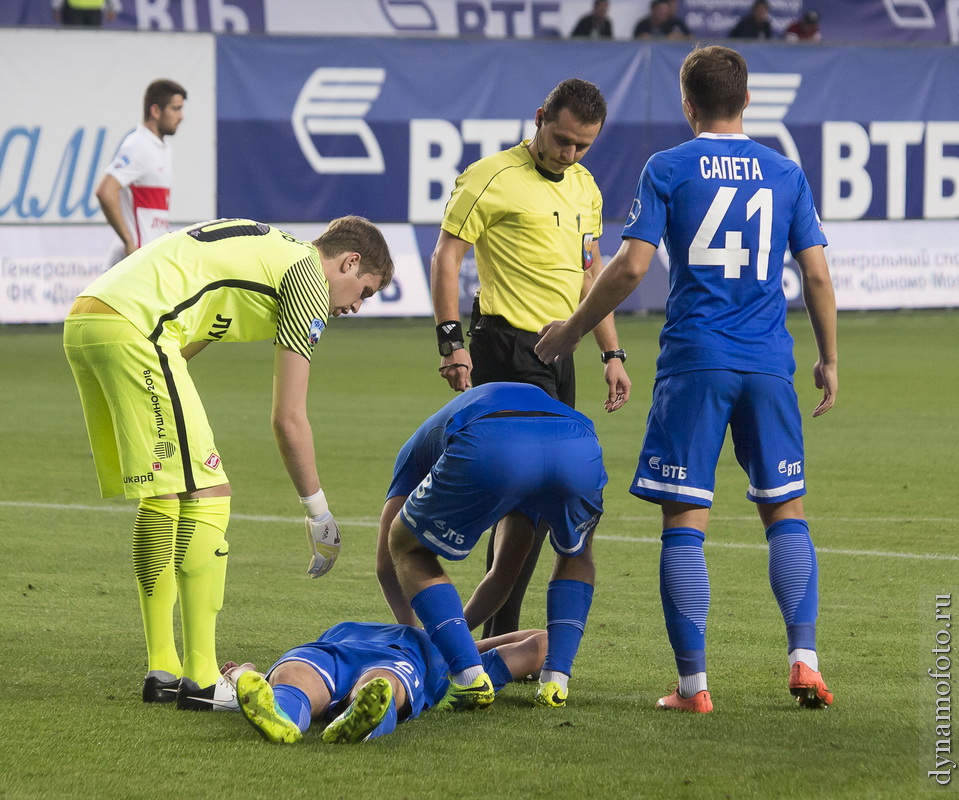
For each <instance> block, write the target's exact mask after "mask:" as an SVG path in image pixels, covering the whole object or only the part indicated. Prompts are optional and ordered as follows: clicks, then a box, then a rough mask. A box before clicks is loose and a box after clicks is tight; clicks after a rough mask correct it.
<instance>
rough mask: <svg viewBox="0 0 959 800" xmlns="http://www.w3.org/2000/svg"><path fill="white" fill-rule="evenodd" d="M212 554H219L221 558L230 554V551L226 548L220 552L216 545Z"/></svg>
mask: <svg viewBox="0 0 959 800" xmlns="http://www.w3.org/2000/svg"><path fill="white" fill-rule="evenodd" d="M213 555H215V556H220V558H222V557H223V556H228V555H230V551H229V550H227V551H226V552H225V553H221V552H220V548H219V547H218V548H217V549H216V550H214V551H213Z"/></svg>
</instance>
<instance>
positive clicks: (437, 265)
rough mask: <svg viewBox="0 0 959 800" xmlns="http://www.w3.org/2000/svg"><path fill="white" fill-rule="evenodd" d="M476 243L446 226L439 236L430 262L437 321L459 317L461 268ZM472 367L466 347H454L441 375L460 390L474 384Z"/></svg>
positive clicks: (451, 386) (442, 362) (445, 358)
mask: <svg viewBox="0 0 959 800" xmlns="http://www.w3.org/2000/svg"><path fill="white" fill-rule="evenodd" d="M472 246H473V245H471V244H470V243H469V242H467V241H464V240H463V239H460V238H459V237H457V236H453V234H451V233H447V232H446V231H442V230H441V231H440V235H439V237H438V238H437V240H436V248H435V249H434V250H433V257H432V259H431V262H430V293H431V294H432V297H433V313H434V315H435V317H436V324H437V325H441V324H443V323H444V322H451V321H457V322H458V321H459V318H460V308H459V304H460V268H461V266H462V264H463V258H464V257H465V256H466V254H467V253H468V252H469V250H470V248H471V247H472ZM454 365H455V366H454ZM472 371H473V360H472V359H471V358H470V354H469V351H468V350H466V349H465V348H463V349H460V350H454V351H453V352H452V353H451V354H450V355H448V356H441V361H440V375H441V376H442V377H443V378H445V379H446V382H447V383H449V385H450V388H451V389H453V390H455V391H457V392H462V391H464V390H466V389H469V388H470V386H472V382H471V381H470V374H471V373H472Z"/></svg>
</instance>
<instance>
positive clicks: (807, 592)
mask: <svg viewBox="0 0 959 800" xmlns="http://www.w3.org/2000/svg"><path fill="white" fill-rule="evenodd" d="M680 88H681V90H682V96H683V112H684V114H685V115H686V119H687V121H688V122H689V124H690V127H691V128H692V129H693V132H694V133H695V134H696V138H695V139H693V140H692V141H690V142H686V143H685V144H682V145H679V146H678V147H675V148H673V149H671V150H667V151H665V152H661V153H657V154H655V155H654V156H652V158H650V160H649V162H648V163H647V165H646V168H645V169H644V170H643V174H642V176H641V178H640V181H639V188H638V189H637V192H636V198H635V200H634V201H633V206H632V209H631V210H630V214H629V219H628V221H627V223H626V227H625V229H624V230H623V240H624V241H623V245H622V247H621V248H620V250H619V252H618V253H617V255H616V256H615V257H614V258H613V260H612V261H611V262H610V263H609V265H608V266H607V268H606V270H605V272H604V273H603V275H602V276H601V277H600V278H599V279H598V280H597V282H596V284H595V286H594V287H593V290H592V292H590V294H589V296H588V297H587V298H586V300H585V301H584V303H583V305H581V306H580V308H579V309H578V310H577V311H576V312H575V313H574V314H573V316H572V317H571V318H570V319H569V320H568V321H567V322H566V323H551V324H550V325H549V326H547V327H546V328H544V331H543V333H544V336H543V338H542V339H541V341H540V343H539V344H538V345H537V349H536V352H537V354H538V355H539V356H540V358H542V359H543V360H544V361H547V362H549V361H550V360H551V359H555V358H557V357H562V356H564V355H566V354H567V353H568V352H569V351H570V350H572V348H574V347H575V345H576V343H577V342H578V341H579V339H580V338H582V336H583V334H584V333H585V332H586V331H588V330H590V329H591V328H592V327H593V326H594V325H595V324H596V323H597V322H599V321H600V320H601V319H603V318H604V317H605V316H606V315H607V314H608V313H609V312H610V311H611V310H612V309H613V308H615V307H616V306H617V305H618V304H619V303H620V302H622V301H623V300H624V299H625V298H626V297H627V296H628V295H629V294H630V292H632V290H633V289H634V288H635V287H636V285H637V284H638V283H639V281H640V280H642V278H643V276H644V275H645V274H646V271H647V269H648V268H649V264H650V260H651V259H652V256H653V253H654V252H655V250H656V247H657V246H658V244H659V242H660V240H661V239H663V240H665V243H666V247H667V250H668V251H669V265H670V266H669V296H668V298H667V301H666V323H665V325H664V326H663V330H662V334H661V336H660V345H661V352H660V355H659V360H658V362H657V372H656V384H655V387H654V389H653V403H652V407H651V409H650V412H649V419H648V421H647V428H646V437H645V440H644V442H643V447H642V451H641V453H640V458H639V466H638V468H637V471H636V476H635V478H634V481H633V485H632V487H631V489H630V491H631V492H632V493H633V494H635V495H637V496H638V497H641V498H643V499H645V500H649V501H651V502H655V503H658V504H659V505H660V506H661V507H662V513H663V535H662V542H663V545H662V554H661V560H660V588H661V595H662V602H663V610H664V614H665V618H666V628H667V632H668V633H669V640H670V643H671V644H672V646H673V650H674V653H675V657H676V664H677V667H678V670H679V687H678V689H677V690H676V691H675V692H673V693H672V694H670V695H668V696H667V697H664V698H662V699H661V700H660V701H659V703H658V704H657V705H658V707H659V708H665V709H679V710H687V711H699V712H707V711H710V710H711V709H712V701H711V698H710V695H709V691H708V690H707V684H706V660H705V630H706V614H707V611H708V609H709V579H708V576H707V572H706V562H705V559H704V557H703V547H702V545H703V541H704V539H705V535H706V526H707V522H708V519H709V508H710V506H711V505H712V500H713V489H714V484H715V469H716V463H717V460H718V458H719V453H720V450H721V449H722V445H723V441H724V438H725V435H726V429H727V428H729V429H730V430H731V433H732V438H733V443H734V445H735V450H736V458H737V459H738V461H739V463H740V465H741V466H742V467H743V469H744V470H745V472H746V473H747V475H748V477H749V489H748V491H747V495H746V496H747V497H748V498H749V499H750V500H752V501H753V502H754V503H756V504H757V509H758V511H759V516H760V519H761V520H762V523H763V525H764V527H765V528H766V538H767V540H768V542H769V579H770V583H771V584H772V589H773V593H774V594H775V596H776V599H777V601H778V603H779V607H780V610H781V611H782V614H783V617H784V620H785V623H786V633H787V640H788V649H789V663H790V678H789V687H790V690H791V692H792V693H793V694H794V695H795V696H796V697H797V699H798V700H799V702H800V704H801V705H803V706H805V707H824V706H826V705H829V703H831V702H832V694H831V693H830V692H829V690H828V689H827V688H826V686H825V684H824V683H823V681H822V677H821V675H820V672H819V666H818V656H817V653H816V618H817V613H818V588H817V586H818V575H817V566H816V554H815V550H814V548H813V544H812V540H811V539H810V537H809V527H808V525H807V523H806V521H805V516H804V511H803V505H802V495H804V494H805V492H806V488H805V474H804V453H803V441H802V422H801V418H800V414H799V407H798V402H797V398H796V393H795V390H794V388H793V384H792V376H793V372H794V370H795V363H794V360H793V354H792V349H793V340H792V338H791V336H790V335H789V332H788V331H787V329H786V299H785V296H784V294H783V289H782V273H783V260H784V257H785V254H786V251H787V249H788V250H790V251H791V252H792V254H793V257H794V258H795V259H796V262H797V263H798V265H799V269H800V272H801V273H802V279H803V299H804V301H805V303H806V309H807V311H808V313H809V318H810V321H811V323H812V328H813V333H814V335H815V338H816V344H817V347H818V351H819V360H818V361H817V362H816V364H815V366H814V368H813V374H814V378H815V382H816V385H817V387H819V388H821V389H822V390H823V398H822V401H821V402H820V403H819V405H818V406H817V408H816V409H815V411H814V412H813V416H814V417H815V416H819V415H820V414H823V413H825V412H826V411H828V410H829V409H830V408H831V407H832V405H833V403H834V401H835V398H836V391H837V388H838V378H837V371H836V363H837V352H836V302H835V297H834V294H833V288H832V282H831V280H830V277H829V268H828V266H827V263H826V259H825V255H824V252H823V246H824V245H825V244H826V239H825V236H824V235H823V233H822V229H821V227H820V224H819V219H818V216H817V214H816V209H815V206H814V205H813V200H812V195H811V192H810V190H809V185H808V183H807V182H806V178H805V176H804V175H803V173H802V170H801V169H800V168H799V166H797V165H796V164H795V163H794V162H792V161H790V160H789V159H787V158H785V157H783V156H782V155H780V154H779V153H777V152H775V151H773V150H770V149H769V148H767V147H764V146H762V145H760V144H758V143H756V142H753V141H751V140H750V139H749V138H748V137H747V136H746V135H745V134H744V133H743V126H742V117H743V110H744V109H745V107H746V105H748V103H749V92H748V91H747V69H746V62H745V60H744V59H743V58H742V56H741V55H740V54H739V53H737V52H736V51H734V50H730V49H729V48H726V47H718V46H712V47H706V48H702V49H697V50H695V51H693V52H692V53H691V54H690V55H689V56H688V57H687V58H686V60H685V62H684V63H683V66H682V69H681V72H680Z"/></svg>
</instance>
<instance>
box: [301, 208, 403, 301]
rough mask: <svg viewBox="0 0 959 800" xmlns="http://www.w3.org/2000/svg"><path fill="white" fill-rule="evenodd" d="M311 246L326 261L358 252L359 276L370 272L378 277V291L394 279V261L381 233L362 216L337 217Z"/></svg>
mask: <svg viewBox="0 0 959 800" xmlns="http://www.w3.org/2000/svg"><path fill="white" fill-rule="evenodd" d="M313 244H314V245H315V246H316V248H317V250H319V251H320V252H321V253H322V254H323V255H325V256H326V257H327V258H333V257H335V256H338V255H339V254H340V253H359V254H360V267H359V272H358V273H357V274H358V275H365V274H366V273H368V272H372V273H373V274H374V275H379V276H380V278H381V283H380V290H383V289H385V288H386V287H387V286H389V285H390V281H391V280H393V269H394V267H393V258H392V256H391V255H390V248H389V246H388V245H387V244H386V239H385V238H384V237H383V233H382V232H381V231H380V229H379V228H377V227H376V226H375V225H374V224H373V223H372V222H370V221H369V220H368V219H366V218H365V217H357V216H347V217H338V218H337V219H335V220H333V221H332V222H331V223H330V227H328V228H327V229H326V231H325V232H324V233H323V235H322V236H320V237H319V238H318V239H314V241H313Z"/></svg>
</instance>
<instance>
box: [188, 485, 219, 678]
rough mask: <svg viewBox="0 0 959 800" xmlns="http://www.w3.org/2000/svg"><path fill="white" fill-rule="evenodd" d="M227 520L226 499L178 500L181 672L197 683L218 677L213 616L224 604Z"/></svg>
mask: <svg viewBox="0 0 959 800" xmlns="http://www.w3.org/2000/svg"><path fill="white" fill-rule="evenodd" d="M229 522H230V498H229V497H203V498H199V499H197V500H181V501H180V521H179V524H178V525H177V530H176V567H177V570H176V583H177V588H178V589H179V594H180V618H181V620H182V623H183V675H184V677H187V678H190V679H191V680H194V681H196V682H197V684H199V685H200V686H201V687H206V686H209V685H211V684H213V683H215V682H216V680H217V678H219V677H220V669H219V664H218V663H217V660H216V615H217V612H219V610H220V609H221V608H222V607H223V590H224V588H225V586H226V562H227V553H228V552H229V549H230V548H229V545H228V544H227V541H226V538H225V535H226V529H227V526H228V525H229Z"/></svg>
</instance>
